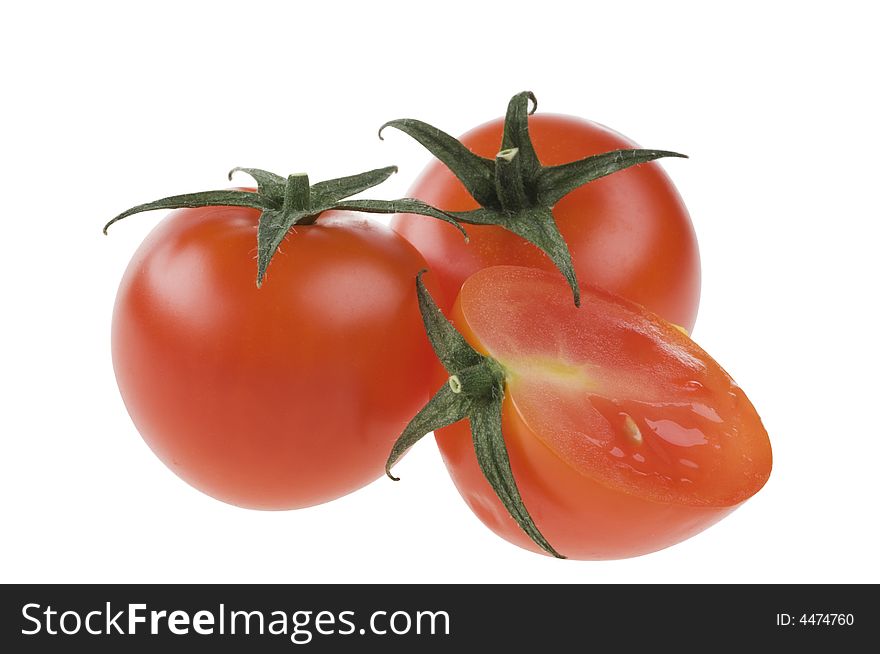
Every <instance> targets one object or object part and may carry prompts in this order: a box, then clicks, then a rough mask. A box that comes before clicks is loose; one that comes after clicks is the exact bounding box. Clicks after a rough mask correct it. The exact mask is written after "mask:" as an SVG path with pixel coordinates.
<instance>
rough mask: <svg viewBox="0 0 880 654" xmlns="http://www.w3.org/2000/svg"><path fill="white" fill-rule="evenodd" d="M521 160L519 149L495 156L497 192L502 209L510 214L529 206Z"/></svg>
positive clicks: (507, 150) (508, 150)
mask: <svg viewBox="0 0 880 654" xmlns="http://www.w3.org/2000/svg"><path fill="white" fill-rule="evenodd" d="M520 160H521V158H520V156H519V148H507V149H506V150H502V151H501V152H499V153H498V154H496V155H495V190H496V192H497V193H498V199H499V200H500V201H501V208H502V209H503V210H504V211H507V212H510V213H515V212H517V211H522V210H523V209H525V208H526V207H528V206H529V201H528V197H527V196H526V188H525V183H524V181H523V174H522V168H521V166H520Z"/></svg>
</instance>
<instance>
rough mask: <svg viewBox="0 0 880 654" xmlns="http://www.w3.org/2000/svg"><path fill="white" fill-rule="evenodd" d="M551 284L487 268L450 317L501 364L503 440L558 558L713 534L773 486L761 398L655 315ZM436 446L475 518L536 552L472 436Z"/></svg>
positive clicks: (455, 431)
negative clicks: (756, 400)
mask: <svg viewBox="0 0 880 654" xmlns="http://www.w3.org/2000/svg"><path fill="white" fill-rule="evenodd" d="M582 291H583V298H584V300H583V304H582V307H581V308H580V309H578V308H575V307H574V306H573V305H572V303H571V296H570V291H569V289H568V287H567V286H566V285H565V283H564V281H563V280H562V279H560V278H559V276H558V275H556V274H554V273H548V272H543V271H539V270H535V269H528V268H522V267H511V266H501V267H492V268H486V269H484V270H481V271H479V272H477V273H476V274H474V275H473V276H472V277H471V278H469V279H468V280H467V281H466V282H465V284H464V285H463V287H462V289H461V293H460V295H459V297H458V299H457V301H456V303H455V306H454V308H453V310H452V313H451V316H450V319H451V320H452V322H453V324H454V325H455V327H456V328H457V330H458V331H459V332H461V333H462V334H463V335H464V337H465V338H466V339H467V341H468V342H469V343H470V344H471V346H473V347H474V348H475V349H476V350H478V351H479V352H480V353H482V354H485V355H488V356H490V357H492V358H493V359H494V360H495V361H497V362H498V363H499V364H501V366H502V367H503V368H504V374H505V379H506V383H505V395H504V400H503V409H502V431H503V435H504V441H505V444H506V447H507V450H508V455H509V459H510V466H511V469H512V472H513V476H514V478H515V480H516V484H517V486H518V488H519V492H520V494H521V496H522V501H523V503H524V505H525V506H526V507H527V509H528V511H529V513H530V514H531V516H532V518H533V519H534V523H535V525H536V526H537V528H538V529H539V530H540V532H541V534H543V536H544V537H545V538H546V539H547V541H549V542H550V543H551V544H552V546H553V547H554V548H555V550H556V551H558V552H559V553H561V554H562V555H563V556H566V557H569V558H577V559H613V558H624V557H631V556H637V555H641V554H645V553H648V552H652V551H655V550H659V549H662V548H664V547H667V546H669V545H672V544H674V543H677V542H679V541H681V540H684V539H685V538H688V537H690V536H692V535H694V534H696V533H698V532H700V531H702V530H703V529H705V528H706V527H708V526H710V525H711V524H713V523H715V522H717V521H718V520H720V519H721V518H723V517H724V516H726V515H727V514H729V513H730V512H731V511H733V510H734V509H735V508H736V507H737V506H739V505H740V504H741V503H742V502H744V501H745V500H746V499H748V498H749V497H751V496H752V495H754V494H755V493H756V492H757V491H758V490H759V489H760V488H761V487H762V486H763V485H764V484H765V482H766V481H767V479H768V477H769V474H770V469H771V465H772V454H771V449H770V442H769V439H768V437H767V433H766V431H765V430H764V427H763V425H762V424H761V420H760V418H759V416H758V414H757V413H756V411H755V409H754V407H753V406H752V404H751V402H750V401H749V400H748V398H747V397H746V396H745V394H744V393H743V391H742V389H740V388H739V386H737V385H736V383H735V382H734V381H733V380H732V379H731V378H730V376H729V375H728V374H727V373H726V372H725V371H724V370H723V369H722V368H721V367H720V366H719V365H718V364H717V363H716V362H715V361H714V360H713V359H712V358H711V357H710V356H709V355H708V354H706V352H704V351H703V350H702V349H701V348H700V347H699V346H697V345H696V344H695V343H694V342H693V341H692V340H691V339H690V338H689V337H688V336H687V335H685V334H684V333H682V332H681V331H680V330H678V329H677V328H676V327H675V326H674V325H672V324H670V323H668V322H666V321H665V320H662V319H660V318H659V317H657V316H655V315H654V314H651V313H650V312H648V311H646V310H645V309H644V308H642V307H640V306H638V305H636V304H634V303H632V302H628V301H626V300H623V299H622V298H619V297H616V296H614V295H611V294H609V293H607V292H605V291H602V290H600V289H596V288H590V287H582ZM436 440H437V443H438V445H439V446H440V450H441V452H442V454H443V459H444V461H445V463H446V465H447V467H448V469H449V471H450V474H451V475H452V478H453V480H454V482H455V484H456V486H457V488H458V490H459V491H460V492H461V494H462V496H463V497H464V499H465V501H466V502H467V504H468V505H469V506H470V508H471V509H472V510H473V511H474V512H475V513H476V515H477V516H478V517H479V518H480V519H481V520H482V521H483V522H484V523H485V524H486V525H487V526H489V527H490V528H491V529H492V530H493V531H495V532H496V533H498V534H499V535H501V536H502V537H504V538H505V539H507V540H509V541H511V542H513V543H515V544H517V545H520V546H521V547H524V548H527V549H530V550H534V551H540V549H539V548H538V547H537V545H536V544H535V543H534V542H533V541H532V540H530V539H529V537H528V536H526V534H525V533H524V532H523V530H522V529H520V527H519V526H518V525H517V524H516V523H515V522H514V520H513V519H512V518H511V516H510V515H509V513H508V511H507V510H506V509H505V507H504V506H503V505H502V504H501V502H500V501H499V499H498V497H497V495H496V493H495V491H494V490H493V489H492V487H491V486H490V484H489V483H488V482H487V480H486V478H485V477H484V475H483V473H482V471H481V470H480V467H479V466H478V463H477V459H476V456H475V454H474V449H473V444H472V438H471V433H470V429H469V425H468V423H467V421H462V422H459V423H457V424H454V425H452V426H450V427H445V428H443V429H439V430H437V432H436Z"/></svg>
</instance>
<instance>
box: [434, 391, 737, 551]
mask: <svg viewBox="0 0 880 654" xmlns="http://www.w3.org/2000/svg"><path fill="white" fill-rule="evenodd" d="M502 431H503V433H504V441H505V444H506V445H507V452H508V456H509V457H510V466H511V470H512V471H513V476H514V478H515V479H516V480H517V486H518V488H519V491H520V494H521V496H522V499H523V502H524V504H525V505H526V507H527V508H528V510H529V513H530V515H531V516H532V519H533V520H534V521H535V524H536V525H537V526H538V529H540V531H541V533H542V534H543V535H544V537H545V538H546V539H547V540H548V541H549V542H550V543H551V544H552V545H553V547H554V548H555V549H556V550H557V551H558V552H561V553H562V554H564V555H565V556H566V557H567V558H570V559H581V560H603V559H622V558H629V557H634V556H641V555H643V554H648V553H650V552H654V551H657V550H660V549H663V548H666V547H669V546H670V545H674V544H676V543H678V542H681V541H683V540H685V539H687V538H690V537H691V536H693V535H695V534H697V533H699V532H701V531H703V530H704V529H706V528H707V527H710V526H712V525H713V524H715V523H716V522H718V521H719V520H721V519H722V518H723V517H725V516H726V515H728V514H729V513H730V512H731V511H733V510H734V509H735V508H736V506H727V507H705V506H686V505H680V504H660V503H657V502H653V501H651V500H649V499H645V498H642V497H638V496H635V495H628V494H625V493H620V492H618V491H615V490H612V489H609V488H607V487H605V486H603V485H602V484H600V483H598V482H596V481H594V480H591V479H589V478H587V477H585V476H584V475H582V474H580V473H578V472H576V471H575V470H573V469H572V468H571V467H570V466H568V465H567V464H565V463H564V462H563V461H562V460H561V459H560V458H559V457H558V456H557V455H556V454H555V453H553V452H552V451H551V450H550V449H549V448H547V446H545V445H544V444H543V443H541V442H540V441H539V440H538V438H537V437H536V436H535V434H534V432H533V431H532V430H531V429H530V428H529V427H528V425H526V424H525V423H524V422H523V421H522V419H521V418H520V417H519V416H518V415H517V413H516V411H515V410H513V409H512V407H511V405H510V400H509V399H505V406H504V414H503V419H502ZM436 440H437V444H438V446H439V447H440V451H441V453H442V456H443V462H444V463H445V464H446V467H447V469H448V470H449V474H450V476H451V477H452V480H453V482H454V483H455V486H456V488H457V489H458V491H459V493H461V496H462V498H463V499H464V500H465V502H466V503H467V505H468V506H469V507H470V508H471V510H472V511H473V512H474V513H475V514H476V516H477V517H478V518H479V519H480V520H481V521H482V522H483V524H485V525H486V526H487V527H489V528H490V529H491V530H492V531H494V532H495V533H496V534H498V535H499V536H501V537H502V538H504V539H505V540H507V541H510V542H511V543H513V544H514V545H519V546H520V547H522V548H525V549H528V550H531V551H533V552H538V553H540V554H546V552H543V551H542V550H541V548H539V547H538V546H537V545H536V544H535V543H534V541H532V540H531V539H530V538H529V537H528V536H527V535H526V534H525V532H523V530H522V529H520V527H519V525H517V524H516V523H515V522H514V521H513V518H511V517H510V514H509V513H508V512H507V510H506V509H505V508H504V506H503V505H502V504H501V502H500V501H499V500H498V497H497V496H496V495H495V491H493V490H492V487H491V486H490V485H489V482H487V481H486V478H485V477H484V476H483V473H482V471H481V470H480V467H479V464H478V463H477V458H476V455H475V454H474V448H473V443H472V441H471V435H470V427H469V425H468V424H467V422H461V423H457V424H455V425H452V426H450V427H445V428H443V429H441V430H438V432H437V434H436Z"/></svg>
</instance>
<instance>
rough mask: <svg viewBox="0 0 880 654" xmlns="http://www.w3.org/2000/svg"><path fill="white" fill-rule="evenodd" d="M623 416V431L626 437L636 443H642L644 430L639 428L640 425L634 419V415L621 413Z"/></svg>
mask: <svg viewBox="0 0 880 654" xmlns="http://www.w3.org/2000/svg"><path fill="white" fill-rule="evenodd" d="M620 415H621V416H623V433H624V434H625V435H626V437H627V438H628V439H629V440H630V441H631V442H633V443H635V444H636V445H641V444H642V443H643V442H644V439H643V438H642V432H641V430H640V429H639V426H638V425H637V424H636V421H635V420H633V419H632V416H631V415H629V414H628V413H621V414H620Z"/></svg>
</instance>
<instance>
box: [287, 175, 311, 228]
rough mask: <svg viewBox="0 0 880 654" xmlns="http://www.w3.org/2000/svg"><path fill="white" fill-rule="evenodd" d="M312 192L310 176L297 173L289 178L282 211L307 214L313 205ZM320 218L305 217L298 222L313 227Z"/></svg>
mask: <svg viewBox="0 0 880 654" xmlns="http://www.w3.org/2000/svg"><path fill="white" fill-rule="evenodd" d="M310 196H311V192H310V190H309V176H308V175H306V174H305V173H295V174H293V175H288V176H287V185H286V186H285V187H284V204H283V205H281V210H282V211H283V212H285V213H289V212H294V211H296V212H305V211H307V210H308V209H309V208H310V205H311V199H310ZM317 218H318V216H304V217H302V218H300V219H299V220H298V221H297V224H299V225H311V224H312V223H313V222H315V220H317Z"/></svg>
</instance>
